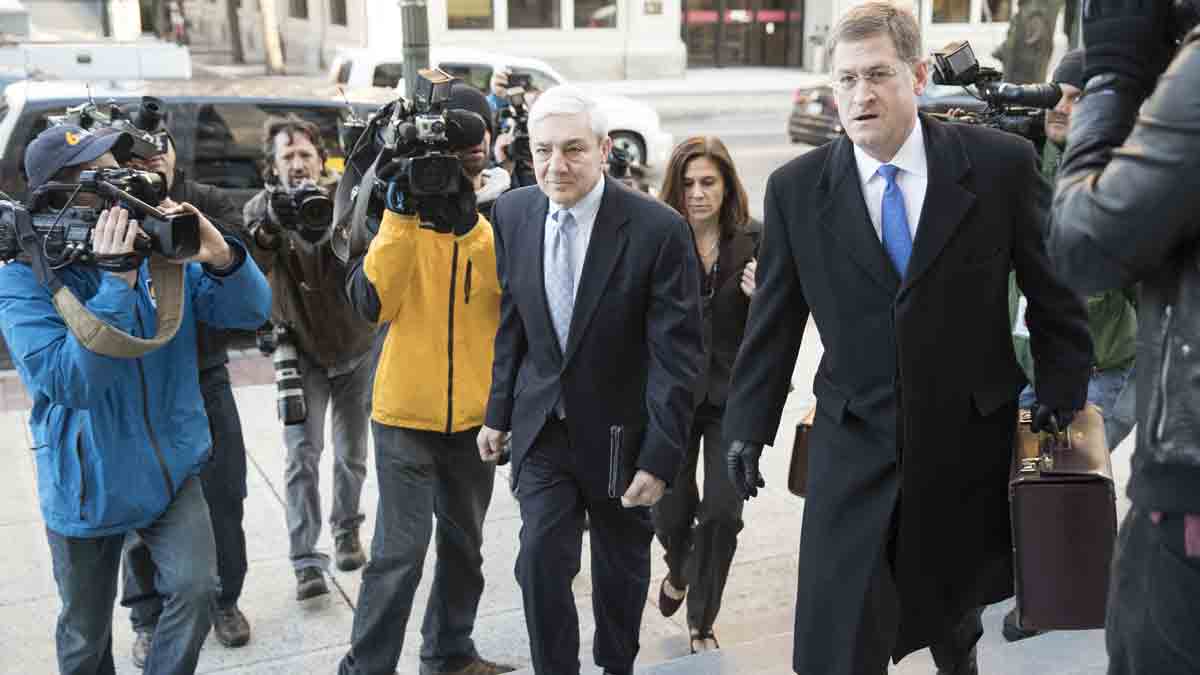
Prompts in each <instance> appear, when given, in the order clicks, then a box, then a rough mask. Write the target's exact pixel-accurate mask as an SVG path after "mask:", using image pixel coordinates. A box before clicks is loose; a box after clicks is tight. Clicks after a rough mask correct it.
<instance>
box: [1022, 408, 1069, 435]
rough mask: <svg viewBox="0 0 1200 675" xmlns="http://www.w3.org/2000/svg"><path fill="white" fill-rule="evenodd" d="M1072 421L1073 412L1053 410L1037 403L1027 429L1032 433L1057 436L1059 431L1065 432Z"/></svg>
mask: <svg viewBox="0 0 1200 675" xmlns="http://www.w3.org/2000/svg"><path fill="white" fill-rule="evenodd" d="M1074 419H1075V411H1074V410H1055V409H1053V408H1051V407H1050V406H1048V405H1046V404H1044V403H1039V404H1037V407H1036V408H1034V409H1033V419H1032V420H1031V421H1030V423H1029V429H1030V430H1031V431H1033V432H1034V433H1038V432H1042V431H1045V432H1047V433H1051V434H1057V433H1059V432H1060V431H1066V430H1067V426H1068V425H1069V424H1071V421H1072V420H1074Z"/></svg>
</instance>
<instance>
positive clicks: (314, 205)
mask: <svg viewBox="0 0 1200 675" xmlns="http://www.w3.org/2000/svg"><path fill="white" fill-rule="evenodd" d="M297 211H298V212H299V214H300V221H301V222H302V223H304V226H305V227H307V228H312V229H316V228H322V229H324V228H325V227H326V226H327V225H329V224H330V223H331V222H332V221H333V200H331V199H330V198H329V197H326V196H325V195H323V194H313V195H308V196H307V197H304V199H302V200H301V201H300V208H299V209H297Z"/></svg>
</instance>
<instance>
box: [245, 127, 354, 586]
mask: <svg viewBox="0 0 1200 675" xmlns="http://www.w3.org/2000/svg"><path fill="white" fill-rule="evenodd" d="M264 132H265V135H264V144H265V147H264V156H265V157H266V170H265V176H264V177H265V178H266V183H267V187H266V189H264V190H263V191H262V192H260V193H259V194H257V195H255V196H254V198H252V199H251V200H250V201H249V202H247V203H246V206H245V208H244V211H243V212H244V215H245V222H246V227H247V231H248V232H249V236H250V238H251V240H252V242H253V250H254V252H255V258H256V259H257V260H258V261H259V264H261V265H262V267H263V270H264V271H265V272H266V274H267V276H268V277H269V278H270V280H271V290H272V292H273V295H274V298H273V302H272V307H271V318H272V321H273V322H274V324H275V336H276V340H277V346H274V349H277V350H278V351H276V353H275V357H276V358H275V367H276V379H277V382H278V383H279V387H280V391H279V395H280V413H281V414H280V417H281V418H282V419H281V421H283V423H284V427H283V439H284V443H285V444H286V445H287V453H288V458H287V469H286V474H285V490H286V495H287V523H288V533H289V537H290V542H289V543H290V549H291V560H292V566H293V568H294V569H295V572H296V599H297V600H306V599H308V598H311V597H315V596H317V595H322V594H324V593H328V592H329V587H328V586H327V585H326V583H325V578H324V576H323V571H324V570H325V569H327V568H328V565H329V558H328V556H326V555H325V554H323V553H320V552H318V551H317V550H316V545H317V540H318V538H319V536H320V534H321V498H320V493H319V492H318V489H317V485H318V475H317V473H318V466H319V462H320V459H321V453H322V451H323V449H324V444H325V412H326V409H327V408H329V409H330V413H331V419H332V424H333V449H334V453H335V454H336V459H335V461H334V464H333V508H332V510H331V512H330V527H331V528H332V530H333V537H334V542H335V557H336V563H337V567H338V569H340V570H342V571H351V570H356V569H358V568H360V567H362V565H363V563H365V562H366V557H365V555H364V554H363V550H362V544H361V543H360V541H359V535H358V528H359V526H360V525H361V524H362V521H363V514H362V513H361V512H360V510H359V498H360V496H361V494H362V484H363V480H364V479H365V478H366V475H367V465H366V459H367V411H368V410H369V408H370V386H371V377H372V373H373V372H374V369H375V360H376V351H375V349H374V343H375V330H374V327H373V326H372V325H371V324H370V323H368V322H366V321H364V320H363V319H362V318H360V317H359V316H358V315H357V314H356V313H355V311H354V308H353V307H351V306H350V304H349V303H347V302H346V299H345V296H344V294H343V293H344V291H343V289H344V287H345V284H346V278H347V268H346V265H345V264H344V263H342V262H341V261H340V260H338V258H337V257H336V256H334V253H333V249H332V247H331V246H330V237H329V233H330V232H331V230H332V225H333V202H332V201H331V199H330V198H329V196H328V195H329V194H332V189H331V188H332V186H333V184H334V183H335V182H336V181H335V180H334V177H333V176H330V175H329V174H328V173H327V172H326V170H325V159H326V152H325V146H324V141H323V139H322V138H321V131H320V129H319V128H318V127H317V125H315V124H313V123H312V122H309V121H305V120H302V119H300V118H298V117H296V116H288V117H272V118H270V119H268V120H267V121H266V123H265V126H264ZM270 349H272V346H271V345H268V350H270ZM285 356H286V358H283V357H285ZM296 371H298V373H297V372H296Z"/></svg>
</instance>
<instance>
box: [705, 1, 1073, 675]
mask: <svg viewBox="0 0 1200 675" xmlns="http://www.w3.org/2000/svg"><path fill="white" fill-rule="evenodd" d="M919 49H920V38H919V34H918V29H917V23H916V21H915V20H914V18H913V16H912V14H911V13H909V12H908V11H907V10H904V9H899V8H896V7H895V6H893V5H891V4H889V3H886V2H868V3H865V4H862V5H858V6H856V7H855V8H853V9H851V10H850V11H849V12H848V13H847V14H846V15H845V16H843V18H842V19H841V20H840V21H839V23H838V25H837V26H836V27H835V29H834V31H833V32H832V33H831V35H830V51H831V53H832V57H833V61H832V63H833V67H834V68H833V77H834V91H835V94H836V96H837V99H838V113H839V116H840V117H841V121H842V125H843V127H844V128H845V129H846V137H844V138H839V139H837V140H835V141H833V142H831V143H829V144H827V145H825V146H822V147H820V148H818V149H816V150H813V151H811V152H809V153H806V154H805V155H803V156H801V157H799V158H797V159H795V160H793V161H791V162H790V163H788V164H786V165H785V166H783V167H782V168H780V169H779V170H777V171H776V172H775V173H774V174H773V175H772V176H771V178H770V181H769V183H768V186H767V194H766V209H765V215H766V224H765V229H764V240H763V245H762V253H761V256H760V259H759V263H758V277H757V282H758V290H757V292H756V293H755V297H754V300H753V303H752V305H751V309H750V319H749V325H748V327H747V329H746V337H745V340H744V341H743V342H742V345H741V349H740V351H739V354H738V359H737V362H736V365H735V366H734V369H733V388H732V392H731V394H730V398H729V403H728V408H727V413H726V417H725V424H726V429H727V431H728V437H729V438H730V439H736V440H734V441H733V442H732V443H731V446H730V450H729V457H728V460H729V465H730V466H729V469H730V471H731V473H733V474H734V479H735V483H736V484H737V485H739V487H740V489H741V490H742V491H743V492H744V493H745V495H746V496H749V495H753V494H755V493H756V492H757V487H759V486H761V478H760V477H759V475H758V458H759V454H760V453H761V451H762V446H763V445H765V444H770V443H772V442H773V441H774V439H775V435H776V431H777V428H778V426H779V419H780V415H781V413H782V409H783V405H784V401H785V399H786V398H787V394H788V384H789V378H790V376H791V374H792V369H793V366H794V364H795V362H796V356H797V353H798V351H799V349H800V343H801V338H802V336H803V333H804V327H805V325H806V323H807V322H808V317H809V314H810V312H811V314H812V316H813V318H814V319H815V321H816V324H817V327H818V329H819V330H820V333H821V340H822V343H823V344H824V347H825V353H824V355H823V357H822V359H821V363H820V366H819V367H818V370H817V374H816V377H815V380H814V382H813V391H814V394H815V395H816V397H817V416H816V422H815V425H814V427H813V429H812V434H811V440H810V453H811V454H810V459H809V478H808V490H809V495H808V499H807V502H806V504H805V509H804V523H803V530H802V534H801V545H800V570H799V588H798V589H797V599H796V630H795V653H794V657H793V661H794V663H793V666H794V669H795V672H796V673H800V674H802V675H860V674H861V675H881V674H883V673H885V672H886V671H887V661H888V658H889V657H891V658H893V659H895V660H897V661H898V660H899V659H900V658H901V657H903V656H905V655H906V654H909V653H911V652H913V651H915V650H917V649H920V648H923V647H926V646H929V647H932V650H933V656H934V660H935V662H936V663H937V665H938V672H939V673H944V674H946V675H972V674H974V673H976V672H977V666H976V660H975V643H976V642H977V641H978V639H979V637H980V636H981V635H982V633H983V629H982V625H981V623H980V618H979V615H980V611H981V607H982V606H983V605H986V604H989V603H993V602H997V601H1000V600H1003V599H1005V598H1007V597H1009V596H1011V595H1012V583H1013V570H1012V551H1011V545H1012V544H1011V535H1010V529H1009V515H1008V498H1007V485H1008V475H1009V466H1010V461H1011V453H1012V437H1013V432H1014V428H1015V420H1016V398H1017V392H1018V390H1019V389H1020V388H1021V387H1022V386H1023V383H1024V381H1025V377H1024V375H1023V374H1022V372H1021V370H1020V368H1019V367H1018V366H1017V362H1016V360H1015V357H1014V354H1013V347H1012V335H1011V334H1012V331H1011V329H1010V325H1009V320H1008V302H1007V297H1008V296H1007V281H1008V274H1009V271H1010V270H1013V269H1015V270H1016V273H1017V280H1018V282H1019V283H1020V285H1021V288H1024V289H1026V290H1027V292H1028V302H1029V308H1028V311H1027V322H1028V324H1029V327H1030V331H1031V334H1032V338H1031V339H1032V349H1033V352H1034V356H1035V358H1036V359H1037V362H1038V364H1039V368H1038V382H1037V395H1038V400H1039V401H1040V402H1041V405H1040V407H1039V409H1038V410H1036V411H1035V424H1036V426H1037V427H1038V428H1050V427H1051V426H1053V425H1055V424H1066V423H1068V422H1069V420H1070V418H1071V417H1072V416H1073V414H1074V412H1075V411H1076V410H1078V409H1080V408H1081V407H1082V406H1083V404H1084V401H1085V397H1086V393H1087V379H1088V371H1089V367H1090V361H1091V356H1092V345H1091V339H1090V337H1089V335H1088V327H1087V321H1086V318H1085V313H1084V307H1083V305H1082V304H1081V301H1080V300H1079V299H1078V298H1077V297H1076V296H1075V295H1073V294H1072V293H1071V292H1070V291H1069V290H1067V288H1066V287H1065V286H1064V285H1063V284H1062V283H1061V282H1060V281H1059V280H1058V279H1056V278H1055V276H1054V274H1053V273H1052V271H1051V267H1050V264H1049V262H1048V260H1047V256H1046V249H1045V245H1044V241H1043V227H1044V226H1045V218H1046V213H1047V208H1048V206H1049V199H1048V198H1049V189H1048V186H1047V185H1046V183H1045V182H1044V181H1043V180H1042V178H1041V176H1040V175H1039V173H1038V168H1037V163H1036V156H1035V154H1034V149H1033V145H1032V144H1031V143H1030V142H1029V141H1027V140H1025V139H1023V138H1021V137H1019V136H1016V135H1012V134H1007V133H1004V132H1000V131H995V130H992V129H987V128H982V127H977V126H968V125H957V124H955V125H950V124H945V123H942V122H939V121H937V120H934V119H931V118H928V117H926V116H923V115H919V114H918V112H917V96H918V95H919V94H920V92H921V91H922V90H923V89H924V87H925V85H926V82H927V78H928V71H927V66H926V65H925V64H924V63H921V59H920V54H919ZM1043 364H1044V365H1043Z"/></svg>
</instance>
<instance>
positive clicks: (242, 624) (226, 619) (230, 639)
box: [212, 605, 250, 647]
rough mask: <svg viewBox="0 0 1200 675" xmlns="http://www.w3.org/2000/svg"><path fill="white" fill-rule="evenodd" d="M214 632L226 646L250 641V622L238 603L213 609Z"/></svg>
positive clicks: (234, 645) (235, 645) (237, 645)
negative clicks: (238, 606)
mask: <svg viewBox="0 0 1200 675" xmlns="http://www.w3.org/2000/svg"><path fill="white" fill-rule="evenodd" d="M212 624H213V634H214V635H216V636H217V641H218V642H220V643H221V644H223V645H225V646H226V647H241V646H242V645H245V644H246V643H247V642H249V641H250V622H249V621H246V615H245V614H242V610H240V609H238V608H237V605H233V606H232V607H216V608H214V609H213V622H212Z"/></svg>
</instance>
